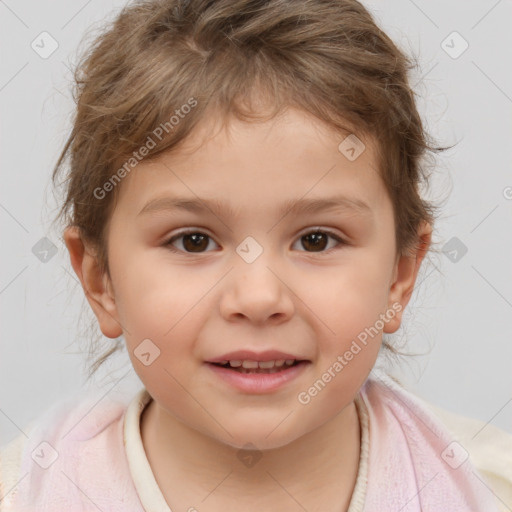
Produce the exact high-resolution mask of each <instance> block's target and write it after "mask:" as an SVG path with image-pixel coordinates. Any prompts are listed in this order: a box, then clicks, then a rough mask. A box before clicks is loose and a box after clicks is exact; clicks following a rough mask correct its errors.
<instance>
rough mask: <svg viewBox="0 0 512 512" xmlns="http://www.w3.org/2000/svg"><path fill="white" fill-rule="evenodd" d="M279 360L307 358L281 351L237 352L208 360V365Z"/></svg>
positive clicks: (301, 359)
mask: <svg viewBox="0 0 512 512" xmlns="http://www.w3.org/2000/svg"><path fill="white" fill-rule="evenodd" d="M279 359H284V360H286V359H296V360H297V361H305V360H306V359H305V358H302V357H299V356H296V355H293V354H288V353H286V352H281V351H279V350H265V351H264V352H253V351H252V350H236V351H235V352H228V353H227V354H223V355H222V356H219V357H214V358H212V359H208V361H207V363H220V362H221V361H274V360H279Z"/></svg>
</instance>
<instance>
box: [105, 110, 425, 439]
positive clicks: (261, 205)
mask: <svg viewBox="0 0 512 512" xmlns="http://www.w3.org/2000/svg"><path fill="white" fill-rule="evenodd" d="M231 126H232V131H231V136H230V137H228V136H227V134H226V132H225V131H222V132H216V135H215V136H214V137H213V138H211V139H210V140H206V141H205V142H204V143H203V144H202V145H198V146H197V147H198V149H197V150H196V151H195V152H193V153H192V152H190V153H185V152H183V151H178V152H177V153H176V154H173V155H170V154H166V155H164V156H163V157H161V158H160V160H159V161H155V162H144V161H142V162H141V163H139V165H138V166H137V167H136V168H135V169H134V170H133V171H132V172H131V174H130V175H129V176H127V177H126V178H125V179H124V181H123V182H122V183H121V185H120V186H121V189H120V195H119V201H118V203H117V205H116V207H115V210H114V212H113V215H112V218H111V223H110V225H109V229H108V255H109V264H110V271H111V279H112V281H111V285H112V287H111V290H112V299H110V298H109V296H108V293H107V292H108V290H107V292H104V293H103V294H101V295H97V297H98V298H99V302H100V303H101V305H102V306H101V307H100V308H103V311H100V309H98V306H96V309H95V312H96V314H97V316H98V319H99V321H100V325H101V327H102V330H103V332H104V333H105V334H106V335H108V336H111V337H113V336H119V335H120V334H121V329H120V328H119V325H121V326H122V328H123V332H124V336H125V339H126V343H127V348H128V350H129V353H130V357H131V360H132V363H133V366H134V368H135V370H136V372H137V374H138V375H139V377H140V378H141V380H142V382H143V383H144V385H145V386H146V388H147V389H148V391H149V392H150V394H151V395H152V396H153V398H154V399H155V401H156V403H157V404H158V407H159V408H160V414H161V415H162V414H163V415H164V416H165V415H166V414H170V415H172V416H173V417H174V418H178V419H179V420H180V421H182V422H183V423H184V424H186V425H187V426H189V427H192V428H194V429H196V430H199V431H201V432H203V433H205V434H206V435H208V436H211V437H213V438H216V439H218V440H220V441H222V442H224V443H227V444H230V445H232V446H238V447H241V446H243V445H244V444H246V443H248V442H251V443H253V444H255V445H256V446H258V447H259V448H271V447H278V446H283V445H285V444H287V443H289V442H291V441H293V440H295V439H298V438H299V437H301V436H302V435H304V434H307V433H308V432H311V431H312V430H314V429H315V428H317V427H319V426H320V425H322V424H324V423H325V422H327V421H328V420H330V419H332V418H333V417H334V416H336V415H337V414H338V413H339V412H340V411H342V410H343V408H345V407H346V406H347V405H348V404H350V403H351V402H352V401H353V399H354V397H355V395H356V393H357V391H358V390H359V388H360V386H361V385H362V383H363V382H364V380H365V379H366V377H367V375H368V373H369V372H370V370H371V368H372V367H373V365H374V362H375V360H376V357H377V354H378V351H379V347H380V345H381V336H382V330H383V331H384V332H394V331H395V330H396V329H397V328H398V326H399V323H400V317H401V313H400V310H401V309H402V308H404V307H405V305H406V304H407V301H408V300H409V296H410V293H411V291H412V287H413V285H414V279H415V277H416V272H417V270H418V266H419V263H420V262H421V259H418V260H416V259H414V258H413V259H405V258H403V259H401V260H397V258H396V252H395V249H396V248H395V242H394V240H395V232H394V221H393V210H392V204H391V201H390V199H389V197H388V195H387V193H386V191H385V188H384V184H383V182H382V180H381V178H380V177H379V175H378V174H377V163H376V160H375V154H374V152H373V149H372V146H371V145H370V143H369V141H365V142H366V150H365V151H364V152H363V153H362V154H361V155H360V156H359V157H358V158H357V159H356V160H355V161H350V160H349V159H347V157H346V156H345V155H344V154H342V153H341V152H340V151H339V150H338V145H339V144H340V142H341V141H342V140H343V138H340V137H339V136H337V135H335V133H334V132H333V131H330V130H329V129H327V128H325V127H324V126H323V125H320V124H319V123H318V121H316V120H315V119H314V118H312V117H309V116H307V115H306V114H303V113H301V112H299V111H296V110H290V111H288V113H287V114H286V116H285V117H283V118H280V119H274V120H273V121H269V122H266V123H261V124H258V123H255V124H245V123H242V122H239V121H236V120H232V125H231ZM204 133H206V132H204ZM198 136H199V132H196V133H195V134H194V137H195V138H194V139H193V140H192V139H191V142H192V141H196V142H197V141H199V140H200V139H199V138H197V137H198ZM335 196H336V197H337V198H340V197H341V196H343V197H344V198H345V199H346V200H347V202H346V203H343V204H340V206H339V207H338V208H319V209H317V210H315V211H309V212H302V213H301V212H300V211H294V212H292V213H290V212H289V203H290V202H293V201H299V200H300V201H312V200H320V199H322V200H327V199H333V198H335ZM177 197H180V198H187V200H189V201H190V203H189V206H191V205H192V203H194V204H196V206H195V207H194V208H193V209H192V207H190V208H189V209H185V208H174V209H171V208H169V209H167V206H169V203H170V201H171V199H172V198H177ZM166 201H168V202H166ZM208 201H216V202H217V203H221V204H222V205H223V206H224V207H225V210H223V211H222V212H217V211H215V213H213V212H212V211H211V210H209V209H208V208H205V209H204V211H200V207H201V206H202V205H206V203H207V202H208ZM355 201H358V202H359V201H360V202H362V203H366V205H367V206H366V207H357V208H354V207H353V203H352V202H355ZM197 205H198V206H197ZM209 206H210V205H209ZM212 209H213V208H212ZM184 229H190V230H192V231H193V232H196V233H197V232H199V233H202V234H204V235H208V237H210V238H207V237H203V238H197V237H196V238H195V239H194V238H193V237H185V238H176V240H175V241H174V242H172V243H171V242H168V241H169V239H170V238H172V237H174V236H176V237H177V236H178V234H179V233H178V231H183V230H184ZM316 230H318V231H320V232H322V233H323V237H318V238H317V239H316V242H317V244H316V245H315V237H314V236H312V235H311V233H312V232H314V231H316ZM329 232H330V233H332V234H333V236H335V237H339V238H340V239H342V240H344V241H345V242H344V243H341V244H340V243H339V242H337V241H336V239H335V238H332V237H327V233H329ZM308 234H309V235H310V236H309V237H307V236H305V235H308ZM248 237H250V238H249V239H248ZM325 237H327V238H325ZM315 249H316V250H315ZM260 251H261V254H260V253H259V252H260ZM107 288H108V289H110V287H107ZM365 328H366V329H367V331H365ZM376 330H377V331H378V334H375V332H376ZM365 335H366V336H365ZM146 339H149V340H151V343H149V342H147V341H146V342H145V344H146V345H142V347H144V350H143V349H142V348H139V349H138V347H139V345H140V344H141V342H143V340H146ZM152 344H154V345H152ZM154 346H156V347H158V349H159V350H160V355H159V356H158V357H157V358H156V359H154V361H153V358H154V357H155V354H156V353H157V349H156V348H155V347H154ZM238 350H248V351H254V352H256V353H261V352H263V351H268V350H275V351H282V352H285V353H287V354H291V355H293V356H295V358H297V359H302V360H308V362H307V363H306V364H305V365H303V366H302V367H301V368H300V369H299V371H296V370H293V371H295V372H296V373H295V375H294V376H293V378H291V379H290V380H288V381H286V382H285V383H283V384H281V385H280V386H278V387H274V388H262V389H259V390H256V389H252V390H249V389H248V388H243V389H242V388H238V387H237V386H235V385H234V384H233V383H231V381H229V380H226V379H225V378H223V377H221V376H220V372H219V371H217V370H214V369H213V368H212V365H211V363H208V362H207V361H210V360H212V359H218V358H221V359H222V358H223V355H225V354H227V353H229V352H232V351H238ZM134 351H135V353H134ZM141 352H143V353H146V355H143V356H141ZM135 354H138V355H139V357H141V359H142V361H144V362H146V363H151V364H148V365H147V366H146V365H145V364H143V362H141V360H140V359H139V357H138V356H137V355H135ZM148 354H149V355H148ZM248 359H250V358H248ZM272 359H274V358H272ZM276 359H277V358H276ZM151 361H152V362H151ZM337 362H338V364H336V363H337ZM291 371H292V370H288V372H291ZM224 372H233V373H234V372H235V371H234V370H225V371H224ZM326 372H327V373H326ZM231 375H233V374H231ZM236 375H237V376H238V377H240V374H238V373H236ZM258 378H259V377H258ZM318 380H320V384H318V383H317V387H318V388H319V389H320V391H316V393H315V389H313V390H311V389H310V388H311V387H312V386H314V384H315V382H316V381H318Z"/></svg>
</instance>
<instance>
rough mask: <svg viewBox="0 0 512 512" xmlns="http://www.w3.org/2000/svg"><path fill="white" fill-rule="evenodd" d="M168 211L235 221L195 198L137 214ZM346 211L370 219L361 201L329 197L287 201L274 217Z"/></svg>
mask: <svg viewBox="0 0 512 512" xmlns="http://www.w3.org/2000/svg"><path fill="white" fill-rule="evenodd" d="M168 210H184V211H188V212H192V213H208V211H209V212H211V213H213V214H214V215H215V216H218V217H225V218H229V217H236V216H237V212H236V211H235V210H233V208H231V206H230V205H228V204H227V203H224V202H222V201H219V200H217V199H206V198H205V199H198V198H194V197H160V198H155V199H153V200H151V201H149V202H148V203H147V204H146V205H145V206H144V207H143V208H142V210H141V211H140V212H139V213H138V214H137V215H138V216H139V215H142V214H148V213H154V212H161V211H168ZM326 210H327V211H329V210H331V211H333V210H338V211H347V212H352V213H355V214H358V215H361V216H367V217H369V216H372V209H371V208H370V206H369V205H368V204H367V203H365V202H364V201H363V200H361V199H358V198H348V197H346V196H339V195H338V196H332V197H325V198H317V199H313V198H311V199H305V198H300V199H290V200H288V201H285V202H283V203H282V204H281V207H280V208H279V210H278V212H277V215H278V217H280V218H281V217H284V216H285V215H298V214H314V213H318V212H322V211H326Z"/></svg>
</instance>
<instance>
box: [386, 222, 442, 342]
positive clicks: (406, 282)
mask: <svg viewBox="0 0 512 512" xmlns="http://www.w3.org/2000/svg"><path fill="white" fill-rule="evenodd" d="M431 237H432V227H431V225H430V224H428V223H427V222H424V223H423V224H422V225H421V226H420V229H419V230H418V244H417V247H416V248H415V249H414V250H413V251H412V252H409V253H408V254H406V255H403V256H401V257H400V258H399V259H398V261H397V263H396V266H395V269H394V279H393V283H392V285H391V288H390V290H389V299H388V308H391V309H393V310H394V311H397V312H396V315H395V316H394V318H393V319H392V320H390V321H389V322H387V323H386V325H385V327H384V332H386V333H393V332H395V331H397V330H398V328H399V327H400V324H401V322H402V314H403V312H404V310H405V308H406V306H407V304H408V303H409V300H410V299H411V296H412V293H413V291H414V285H415V283H416V278H417V277H418V272H419V270H420V267H421V263H422V261H423V259H424V258H425V256H426V255H427V253H428V249H429V247H430V242H431ZM398 304H400V306H401V307H398ZM398 310H399V311H398Z"/></svg>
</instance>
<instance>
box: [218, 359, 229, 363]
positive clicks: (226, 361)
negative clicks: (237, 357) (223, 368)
mask: <svg viewBox="0 0 512 512" xmlns="http://www.w3.org/2000/svg"><path fill="white" fill-rule="evenodd" d="M228 362H229V361H228V360H227V359H226V360H224V361H219V363H218V364H228Z"/></svg>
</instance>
